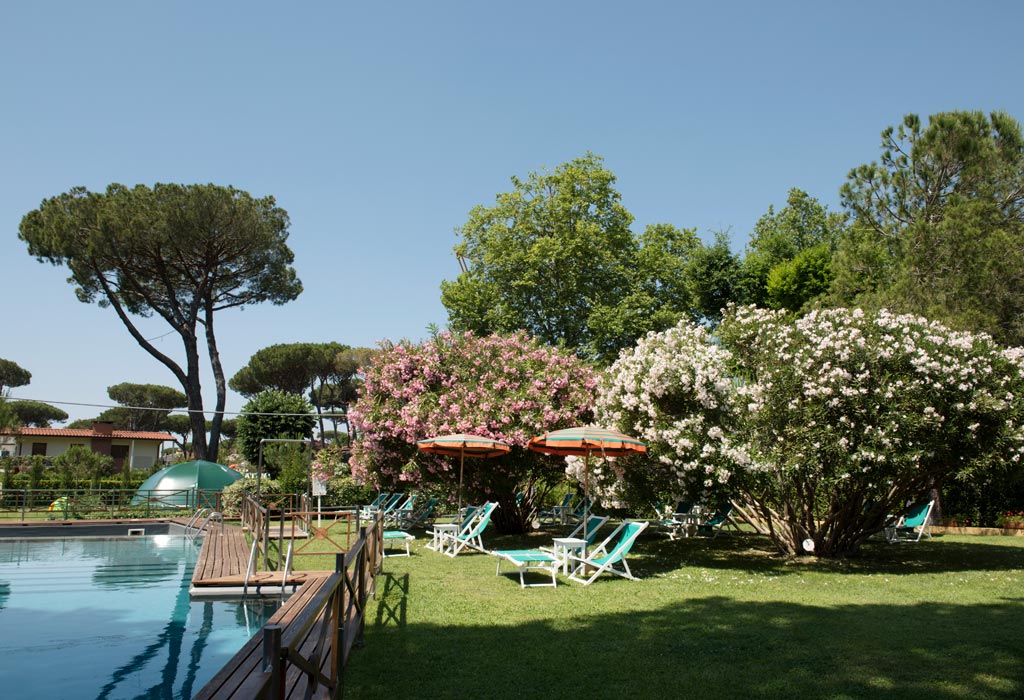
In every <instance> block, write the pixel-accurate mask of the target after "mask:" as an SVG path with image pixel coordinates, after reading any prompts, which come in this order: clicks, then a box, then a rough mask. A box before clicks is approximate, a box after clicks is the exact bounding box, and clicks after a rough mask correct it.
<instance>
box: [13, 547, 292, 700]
mask: <svg viewBox="0 0 1024 700" xmlns="http://www.w3.org/2000/svg"><path fill="white" fill-rule="evenodd" d="M198 554H199V546H198V544H196V543H193V542H192V541H191V540H189V539H188V538H187V537H180V536H173V535H155V536H151V537H131V538H117V539H90V538H85V539H80V538H67V539H34V540H3V539H0V688H2V689H3V691H2V694H3V696H4V697H11V698H14V697H37V698H96V699H97V700H120V699H122V698H123V699H128V698H132V699H134V698H191V697H192V694H193V693H195V692H197V691H198V690H199V689H200V688H202V687H203V685H205V683H206V682H207V681H208V680H209V679H210V678H212V677H213V675H214V674H215V673H216V672H217V671H218V670H220V668H221V667H222V666H223V665H224V664H225V663H226V662H227V661H228V660H229V659H230V658H231V657H232V656H233V655H234V654H235V652H237V651H238V650H239V649H240V648H241V647H242V645H243V644H244V643H245V642H246V641H247V640H248V639H249V637H251V636H252V635H253V634H255V632H256V631H257V630H258V629H259V628H260V627H261V626H262V625H263V623H264V622H265V621H266V620H267V618H269V617H270V615H272V614H273V612H274V611H275V610H276V609H277V608H278V607H279V604H280V601H279V600H276V599H266V600H263V599H249V600H247V601H246V602H244V603H243V602H238V601H219V600H218V601H210V600H204V601H196V602H193V601H191V600H190V598H189V593H188V589H189V582H190V579H191V577H192V570H193V569H194V567H195V563H196V560H197V558H198ZM12 691H13V692H12Z"/></svg>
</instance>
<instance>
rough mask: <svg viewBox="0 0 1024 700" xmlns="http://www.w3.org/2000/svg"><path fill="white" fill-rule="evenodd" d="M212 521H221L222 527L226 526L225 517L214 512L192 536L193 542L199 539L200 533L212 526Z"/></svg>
mask: <svg viewBox="0 0 1024 700" xmlns="http://www.w3.org/2000/svg"><path fill="white" fill-rule="evenodd" d="M211 520H220V524H221V526H223V525H224V516H223V515H222V514H221V513H220V512H218V511H216V510H215V511H213V512H212V513H210V514H209V515H207V516H206V520H204V521H203V524H202V525H200V526H199V527H198V528H196V529H195V532H193V533H192V534H191V535H190V537H191V538H192V541H193V542H195V541H196V538H197V537H199V533H200V532H202V531H203V530H205V529H206V526H207V525H209V524H210V521H211Z"/></svg>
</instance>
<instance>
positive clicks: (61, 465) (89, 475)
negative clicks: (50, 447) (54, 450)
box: [53, 445, 114, 488]
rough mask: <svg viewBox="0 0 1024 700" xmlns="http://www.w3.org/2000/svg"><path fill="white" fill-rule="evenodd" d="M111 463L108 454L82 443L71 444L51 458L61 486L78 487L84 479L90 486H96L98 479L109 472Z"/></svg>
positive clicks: (112, 461) (97, 485)
mask: <svg viewBox="0 0 1024 700" xmlns="http://www.w3.org/2000/svg"><path fill="white" fill-rule="evenodd" d="M113 463H114V460H112V459H111V458H110V456H109V455H101V454H99V453H97V452H93V451H92V450H90V449H89V448H88V447H84V446H82V445H72V446H71V447H69V448H68V449H67V450H66V451H64V452H62V453H61V454H59V455H57V456H56V457H54V458H53V466H54V467H55V468H56V469H57V473H58V475H59V477H60V480H61V482H62V483H61V486H62V488H78V487H79V486H80V485H81V483H80V482H83V481H85V480H86V479H88V480H89V483H90V486H91V488H98V487H99V482H100V479H101V478H102V477H103V476H104V475H106V474H107V473H109V471H110V468H111V466H112V465H113Z"/></svg>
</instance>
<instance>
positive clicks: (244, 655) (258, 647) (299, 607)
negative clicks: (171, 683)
mask: <svg viewBox="0 0 1024 700" xmlns="http://www.w3.org/2000/svg"><path fill="white" fill-rule="evenodd" d="M331 576H332V574H328V573H325V572H320V573H317V574H313V575H310V576H309V577H307V579H306V582H305V584H303V586H302V587H301V588H300V589H299V590H298V592H297V593H295V594H294V595H292V596H291V597H290V598H289V599H288V601H287V602H286V603H285V604H284V605H282V606H281V609H280V610H278V611H277V612H276V613H274V615H273V616H271V618H270V619H269V620H267V624H268V625H280V626H281V627H282V628H284V631H283V634H284V635H285V636H287V634H288V630H289V627H290V626H291V625H293V624H294V623H296V622H297V621H299V620H300V618H301V617H302V613H303V611H304V610H305V608H306V605H307V604H308V603H309V602H310V600H312V599H313V598H314V597H315V596H316V594H317V593H319V592H320V589H321V588H322V587H323V586H324V584H326V583H327V582H328V581H329V580H330V578H331ZM322 618H323V615H321V616H320V618H318V620H317V624H316V625H314V626H313V628H312V629H311V630H310V631H309V633H308V634H307V635H306V638H305V639H304V640H302V643H301V650H302V652H303V653H307V652H308V651H309V649H311V648H312V647H313V646H315V645H316V642H317V633H318V632H319V630H318V627H319V625H321V624H323V620H322ZM328 639H330V638H329V637H328ZM330 661H331V654H330V653H326V654H324V656H323V663H322V665H321V670H323V671H325V672H326V671H327V670H328V668H327V667H328V665H329V664H330ZM262 662H263V630H262V629H261V630H260V631H259V632H257V633H256V634H255V635H254V636H253V637H252V639H250V640H249V641H248V642H246V644H245V646H243V647H242V648H241V649H240V650H239V651H238V653H237V654H235V656H234V657H232V659H231V660H230V661H229V662H228V663H227V664H226V665H225V666H224V668H222V669H221V670H220V671H219V672H218V673H217V675H215V676H214V677H213V678H212V679H210V681H209V682H208V683H207V684H206V685H205V686H203V688H202V689H201V690H200V691H199V693H197V694H196V695H195V696H193V700H211V699H212V698H218V699H225V700H227V699H235V698H237V699H238V700H249V699H251V698H255V697H257V696H258V691H259V689H260V688H262V687H263V685H264V684H265V683H266V679H267V674H266V673H265V672H264V671H263V669H262ZM306 687H307V679H306V676H305V675H304V674H301V673H299V672H298V671H297V670H295V671H294V672H291V673H288V674H286V676H285V694H284V697H286V698H301V697H305V693H306ZM313 697H320V695H318V694H314V696H313Z"/></svg>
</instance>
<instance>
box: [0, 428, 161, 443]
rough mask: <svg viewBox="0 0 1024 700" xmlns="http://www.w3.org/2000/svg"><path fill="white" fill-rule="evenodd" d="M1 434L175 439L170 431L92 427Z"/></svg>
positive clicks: (9, 430) (10, 430) (5, 432)
mask: <svg viewBox="0 0 1024 700" xmlns="http://www.w3.org/2000/svg"><path fill="white" fill-rule="evenodd" d="M0 435H21V436H23V437H67V438H97V437H98V438H103V437H111V438H117V439H118V440H158V441H160V442H163V441H164V440H173V439H174V436H172V435H171V434H170V433H151V432H146V431H133V430H115V431H113V432H112V433H111V434H110V435H104V434H103V433H97V432H96V431H94V430H92V429H90V428H83V429H76V428H18V429H17V431H15V430H13V429H10V428H8V429H5V430H0Z"/></svg>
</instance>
